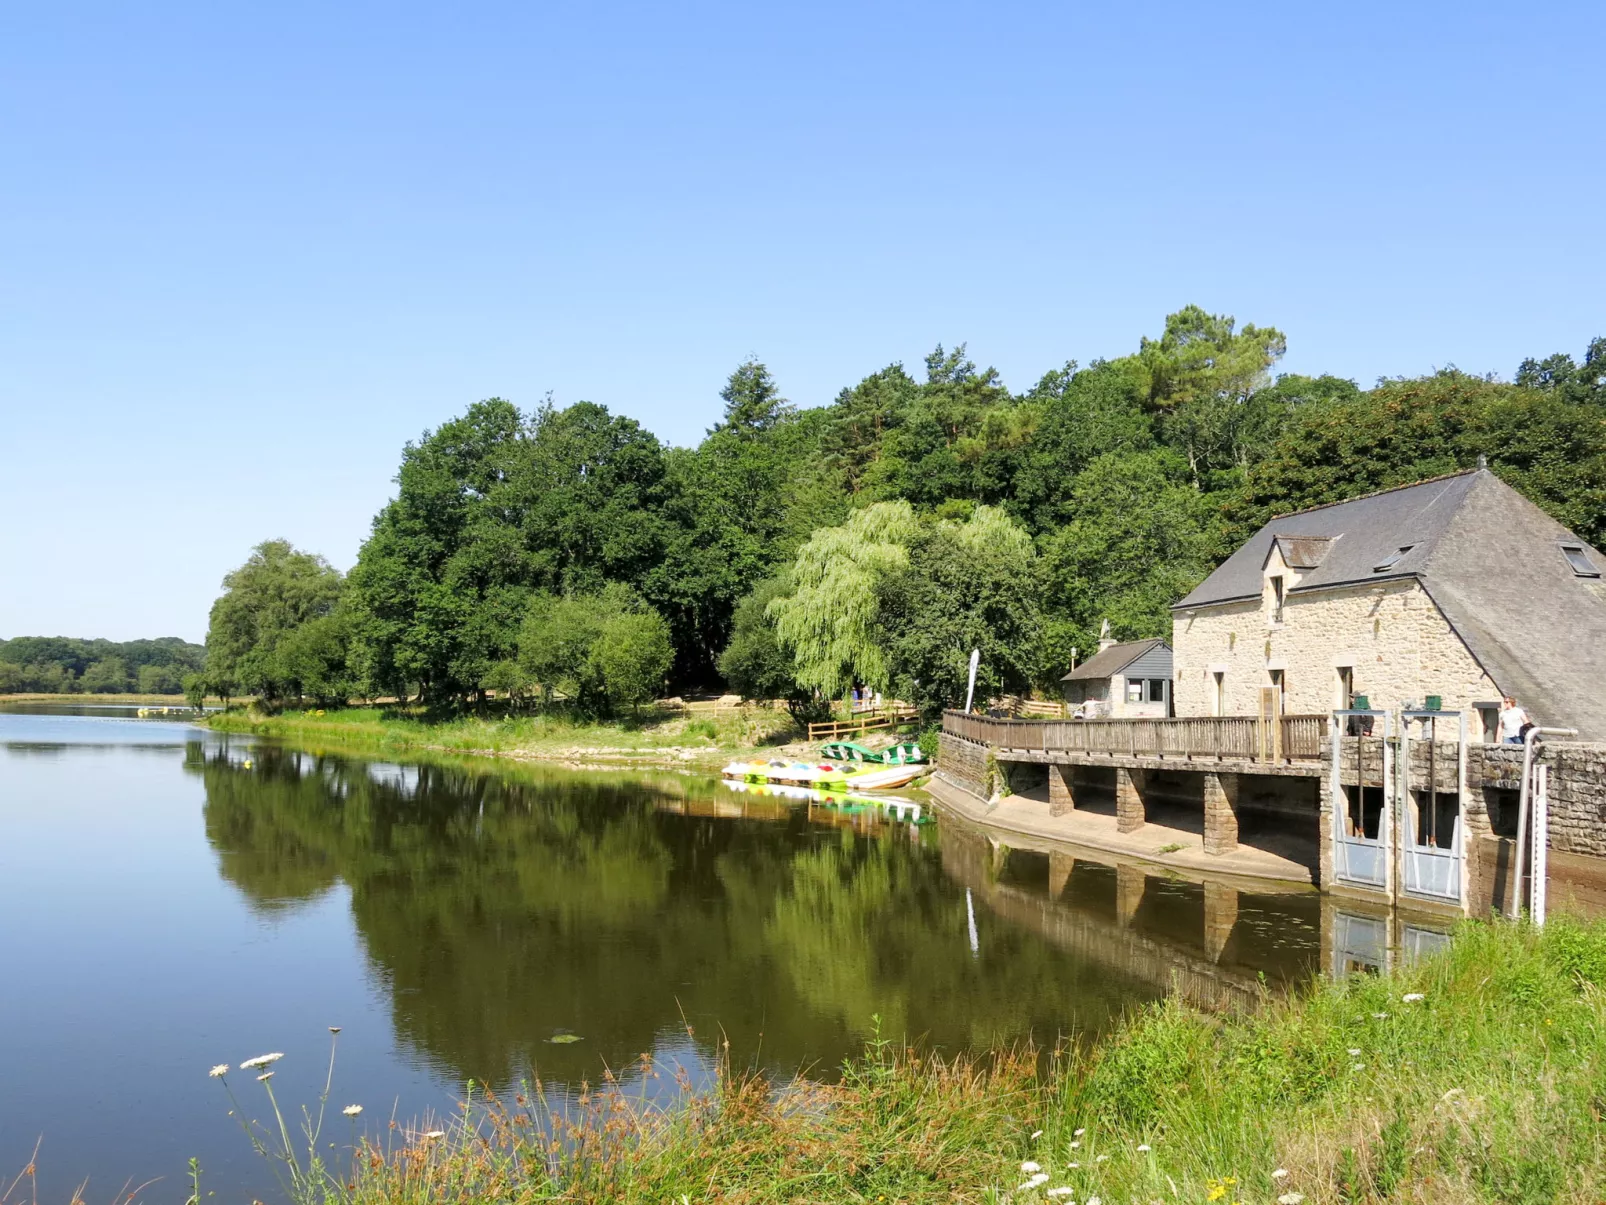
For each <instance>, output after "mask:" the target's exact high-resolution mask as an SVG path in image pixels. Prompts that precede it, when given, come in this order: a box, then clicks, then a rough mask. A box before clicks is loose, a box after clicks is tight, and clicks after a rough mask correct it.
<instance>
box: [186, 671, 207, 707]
mask: <svg viewBox="0 0 1606 1205" xmlns="http://www.w3.org/2000/svg"><path fill="white" fill-rule="evenodd" d="M184 699H185V701H186V702H188V703H189V705H190V706H191V707H193V708H195V710H196V711H200V710H201V709H202V708H204V707H205V706H206V675H205V674H198V673H195V672H193V671H192V672H190V673H187V674H185V675H184Z"/></svg>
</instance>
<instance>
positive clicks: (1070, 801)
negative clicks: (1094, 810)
mask: <svg viewBox="0 0 1606 1205" xmlns="http://www.w3.org/2000/svg"><path fill="white" fill-rule="evenodd" d="M1075 772H1076V768H1075V767H1074V766H1056V765H1052V764H1051V765H1050V766H1049V767H1048V814H1049V815H1050V816H1064V815H1067V814H1068V813H1070V812H1073V811H1075V810H1076V786H1075V784H1074V782H1073V781H1072V778H1071V776H1072V775H1073V774H1074V773H1075Z"/></svg>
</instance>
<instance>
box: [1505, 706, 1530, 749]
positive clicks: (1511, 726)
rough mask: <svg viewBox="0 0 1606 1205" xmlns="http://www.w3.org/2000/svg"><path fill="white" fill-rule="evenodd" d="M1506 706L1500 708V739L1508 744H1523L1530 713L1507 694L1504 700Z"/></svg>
mask: <svg viewBox="0 0 1606 1205" xmlns="http://www.w3.org/2000/svg"><path fill="white" fill-rule="evenodd" d="M1503 702H1504V704H1505V705H1504V706H1503V707H1501V709H1500V741H1501V743H1502V744H1506V745H1520V744H1522V729H1523V725H1525V724H1527V723H1528V713H1527V712H1526V711H1524V710H1523V709H1522V708H1520V707H1518V706H1517V700H1515V699H1513V698H1512V697H1511V696H1510V695H1507V696H1506V697H1505V699H1504V700H1503Z"/></svg>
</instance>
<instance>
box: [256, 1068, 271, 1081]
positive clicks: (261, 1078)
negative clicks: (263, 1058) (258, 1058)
mask: <svg viewBox="0 0 1606 1205" xmlns="http://www.w3.org/2000/svg"><path fill="white" fill-rule="evenodd" d="M272 1078H273V1072H271V1071H264V1072H263V1073H262V1074H261V1075H259V1076H257V1083H259V1084H265V1083H267V1082H268V1081H269V1080H270V1079H272Z"/></svg>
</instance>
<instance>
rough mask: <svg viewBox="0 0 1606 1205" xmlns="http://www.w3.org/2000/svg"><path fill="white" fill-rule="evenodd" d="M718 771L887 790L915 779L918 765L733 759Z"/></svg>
mask: <svg viewBox="0 0 1606 1205" xmlns="http://www.w3.org/2000/svg"><path fill="white" fill-rule="evenodd" d="M721 773H723V774H724V776H725V777H726V778H734V779H740V780H741V781H742V782H767V783H775V784H777V785H780V786H789V787H813V788H814V789H815V790H819V791H846V790H850V789H851V790H855V791H861V790H863V791H877V790H879V791H890V790H893V789H895V788H897V787H901V786H907V785H908V784H909V783H911V782H913V781H914V780H915V779H917V778H919V777H920V776H921V775H922V774H923V773H925V769H924V767H922V766H889V767H881V768H877V767H875V766H865V765H855V764H852V763H849V764H846V765H843V764H838V763H835V762H813V763H811V762H801V761H781V760H780V759H778V758H777V759H772V760H770V761H750V762H736V761H733V762H731V763H730V764H729V765H727V766H726V767H725V768H724V770H723V771H721Z"/></svg>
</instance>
